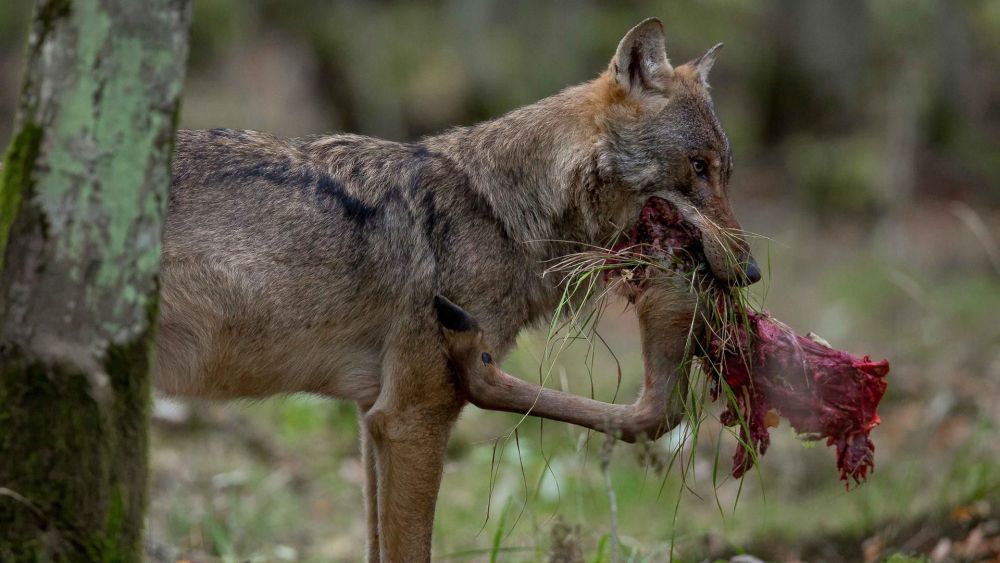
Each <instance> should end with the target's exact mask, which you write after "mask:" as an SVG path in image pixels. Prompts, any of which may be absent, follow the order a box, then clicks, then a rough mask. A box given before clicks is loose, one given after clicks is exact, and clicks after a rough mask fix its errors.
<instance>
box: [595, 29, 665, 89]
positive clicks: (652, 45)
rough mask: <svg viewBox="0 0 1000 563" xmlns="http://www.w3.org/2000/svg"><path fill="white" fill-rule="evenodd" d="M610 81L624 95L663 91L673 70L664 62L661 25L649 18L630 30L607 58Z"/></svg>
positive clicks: (663, 42)
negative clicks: (612, 56) (646, 90)
mask: <svg viewBox="0 0 1000 563" xmlns="http://www.w3.org/2000/svg"><path fill="white" fill-rule="evenodd" d="M610 69H611V79H612V80H614V81H615V82H616V83H617V84H618V85H619V86H621V87H622V88H624V89H625V91H626V92H628V93H630V94H631V93H637V92H641V91H642V90H645V89H660V88H663V86H664V82H665V80H666V78H667V77H668V76H669V75H670V73H671V72H672V71H673V69H672V68H671V67H670V61H668V60H667V50H666V45H665V41H664V37H663V23H661V22H660V20H659V19H657V18H649V19H648V20H644V21H643V22H642V23H640V24H639V25H637V26H635V27H633V28H632V29H630V30H629V32H628V33H626V34H625V37H623V38H622V40H621V42H620V43H619V44H618V50H617V51H616V52H615V57H614V58H613V59H611V67H610Z"/></svg>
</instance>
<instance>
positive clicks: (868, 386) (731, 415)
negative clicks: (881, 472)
mask: <svg viewBox="0 0 1000 563" xmlns="http://www.w3.org/2000/svg"><path fill="white" fill-rule="evenodd" d="M748 321H749V322H748V325H749V332H750V333H752V334H753V336H752V337H751V338H748V334H747V330H746V329H745V328H743V327H739V328H738V329H737V330H736V334H737V336H736V338H734V339H733V340H734V341H733V342H730V343H728V344H727V345H724V344H723V343H721V342H719V341H718V340H717V339H713V340H712V341H711V342H709V346H708V358H707V359H708V361H709V363H711V364H712V365H714V366H717V367H718V368H720V370H721V373H722V375H723V377H724V378H725V380H726V383H727V384H728V385H729V387H730V388H731V389H732V392H733V395H734V397H735V402H730V403H729V404H728V407H727V409H726V411H725V412H724V413H723V414H722V422H723V424H726V425H727V426H734V425H739V426H740V439H741V440H742V442H741V443H740V444H738V445H737V448H736V454H735V455H734V456H733V476H734V477H741V476H742V475H743V474H744V473H745V472H746V471H747V470H749V469H750V468H751V467H753V457H752V456H751V455H750V454H749V452H748V451H747V448H746V446H745V444H746V445H749V446H751V447H752V448H753V449H754V450H755V451H756V452H757V454H758V455H763V454H764V452H766V451H767V446H768V444H769V443H770V437H769V435H768V421H767V420H766V419H767V413H768V412H769V411H770V410H771V409H774V410H776V411H777V412H778V413H779V414H780V415H781V416H783V417H785V418H787V419H788V421H789V422H791V424H792V427H793V428H794V429H795V431H796V432H798V433H799V434H801V435H802V437H803V438H804V439H807V440H820V439H824V438H825V439H826V444H827V445H828V446H831V445H835V446H836V447H837V468H838V469H840V478H841V479H842V480H844V481H848V479H849V478H850V479H853V480H854V481H855V482H856V483H860V482H861V481H863V480H864V479H865V478H866V477H867V476H868V471H869V470H874V467H875V457H874V456H875V445H874V444H873V443H872V441H871V438H870V437H869V433H870V432H871V430H872V428H874V427H875V426H877V425H878V423H879V417H878V413H877V408H878V404H879V401H881V400H882V395H883V394H885V389H886V380H885V377H886V375H887V374H888V373H889V362H888V361H886V360H882V361H880V362H873V361H871V359H869V357H868V356H865V357H863V358H859V357H857V356H853V355H851V354H848V353H847V352H842V351H840V350H835V349H833V348H829V347H827V346H825V345H823V344H820V343H819V342H816V341H814V340H813V339H811V338H807V337H804V336H799V335H797V334H795V333H794V332H792V330H791V329H790V328H788V327H787V326H785V325H783V324H781V323H780V322H778V321H776V320H775V319H773V318H772V317H770V316H769V315H767V314H766V313H756V312H753V311H749V312H748ZM748 340H749V342H748ZM721 393H722V383H721V380H717V381H716V385H715V389H714V390H713V398H718V396H719V395H720V394H721Z"/></svg>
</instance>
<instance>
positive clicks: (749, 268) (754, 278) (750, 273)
mask: <svg viewBox="0 0 1000 563" xmlns="http://www.w3.org/2000/svg"><path fill="white" fill-rule="evenodd" d="M743 275H744V277H745V278H746V285H752V284H755V283H757V282H759V281H760V266H758V265H757V260H755V259H754V257H753V256H750V257H749V259H748V260H747V264H746V267H745V268H744V269H743Z"/></svg>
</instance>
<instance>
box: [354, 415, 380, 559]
mask: <svg viewBox="0 0 1000 563" xmlns="http://www.w3.org/2000/svg"><path fill="white" fill-rule="evenodd" d="M364 414H365V413H364V412H361V416H360V417H359V418H360V419H361V420H360V422H361V424H360V425H359V426H360V427H361V461H362V463H363V464H364V466H365V515H366V518H367V521H368V540H367V541H368V558H367V559H366V561H368V563H378V562H379V546H378V543H379V538H378V472H377V470H376V467H375V443H374V440H373V438H372V435H371V432H369V431H368V424H367V423H366V422H365V417H364Z"/></svg>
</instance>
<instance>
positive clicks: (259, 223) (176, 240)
mask: <svg viewBox="0 0 1000 563" xmlns="http://www.w3.org/2000/svg"><path fill="white" fill-rule="evenodd" d="M720 46H721V45H719V46H716V47H714V48H712V49H710V50H709V51H707V52H706V53H705V54H704V55H702V56H701V57H699V58H697V59H695V60H693V61H691V62H689V63H687V64H684V65H680V66H677V67H674V66H672V65H671V64H670V62H669V61H668V59H667V55H666V50H665V40H664V32H663V26H662V24H661V22H660V21H659V20H657V19H655V18H654V19H648V20H646V21H643V22H642V23H640V24H639V25H637V26H635V27H634V28H632V29H631V30H630V31H628V33H626V34H625V36H624V37H623V38H622V40H621V42H620V43H619V45H618V48H617V50H616V52H615V53H614V56H613V57H612V59H611V62H610V64H609V67H608V68H607V70H606V71H605V72H603V73H601V74H600V75H599V76H598V77H597V78H595V79H593V80H591V81H589V82H586V83H583V84H580V85H577V86H573V87H570V88H567V89H566V90H564V91H562V92H560V93H558V94H556V95H554V96H551V97H549V98H546V99H543V100H541V101H539V102H537V103H535V104H532V105H528V106H526V107H522V108H520V109H517V110H514V111H512V112H510V113H508V114H507V115H504V116H502V117H500V118H497V119H494V120H492V121H488V122H485V123H481V124H478V125H474V126H471V127H459V128H455V129H451V130H449V131H447V132H445V133H442V134H440V135H435V136H429V137H426V138H423V139H421V140H420V141H419V142H414V143H400V142H392V141H386V140H381V139H375V138H370V137H364V136H359V135H350V134H343V135H332V136H317V137H308V138H300V139H282V138H277V137H275V136H272V135H269V134H266V133H260V132H254V131H236V130H225V129H214V130H201V131H180V132H178V136H177V145H176V151H175V159H174V163H173V179H172V188H171V190H170V195H169V203H168V216H167V220H166V227H165V234H164V245H163V253H162V267H161V268H162V272H161V280H160V283H161V302H160V318H159V327H158V336H157V342H156V348H157V350H156V365H155V368H154V383H155V385H156V387H158V388H159V389H160V390H161V391H163V392H165V393H168V394H174V395H180V396H190V397H201V398H210V399H234V398H245V397H265V396H270V395H275V394H283V393H297V392H306V393H313V394H318V395H322V396H325V397H330V398H335V399H342V400H348V401H353V402H355V403H356V404H357V405H358V409H359V417H360V421H361V423H360V426H361V431H360V433H361V443H362V456H363V459H364V465H365V468H366V475H367V478H366V485H365V497H366V504H367V519H368V549H367V555H368V560H370V561H427V560H429V558H430V549H431V527H432V522H433V517H434V506H435V502H436V498H437V493H438V489H439V486H440V482H441V472H442V464H443V458H444V451H445V444H446V441H447V439H448V435H449V432H450V430H451V428H452V425H453V424H454V422H455V421H456V419H457V417H458V415H459V412H460V411H461V410H462V408H463V406H464V405H465V404H466V403H467V402H468V401H469V400H470V398H471V400H472V402H474V403H478V404H480V405H483V406H484V407H486V408H495V409H501V410H514V411H519V412H529V411H530V410H531V409H532V408H533V405H536V404H537V405H538V406H539V407H540V408H543V410H544V412H542V414H543V415H544V416H550V417H553V418H557V419H562V420H568V421H570V422H574V423H578V424H584V425H589V426H591V427H595V428H602V429H608V430H611V429H615V428H617V429H618V430H624V432H622V435H623V437H626V438H630V437H634V435H635V434H637V433H639V432H644V433H646V434H649V433H654V434H655V433H657V432H655V429H654V428H652V426H651V424H650V420H653V419H655V420H654V422H656V424H661V426H662V424H663V423H662V420H665V419H666V418H668V417H667V416H666V415H665V414H664V413H663V412H662V410H663V409H662V408H661V406H662V404H663V403H664V401H663V400H661V399H662V397H660V396H659V395H655V394H654V395H649V394H646V397H647V399H646V400H645V401H643V400H640V401H639V402H638V403H637V405H638V407H636V408H635V409H633V410H631V411H627V410H615V409H616V407H617V406H615V405H604V406H601V405H599V404H591V403H587V402H586V401H584V402H580V401H581V398H579V397H572V396H568V395H563V394H560V393H558V392H554V391H552V392H551V393H552V394H548V393H549V392H546V393H547V394H546V397H547V399H546V400H544V401H540V402H539V401H530V402H528V403H527V404H526V403H525V400H524V397H525V396H526V395H525V393H529V394H530V393H541V391H540V390H537V389H534V388H528V389H525V388H517V389H514V388H513V387H511V386H510V385H509V384H511V383H512V382H511V381H510V380H507V379H504V380H499V379H497V377H499V374H498V373H495V372H488V373H485V374H480V377H482V378H483V380H484V381H487V380H488V381H487V383H490V384H484V385H470V384H469V382H470V377H471V381H472V382H474V381H475V378H476V373H478V372H476V371H475V370H472V369H471V368H469V367H468V366H467V365H466V364H467V363H468V362H467V355H465V356H463V355H462V354H458V355H457V356H456V354H457V353H456V349H459V348H461V349H470V348H469V347H470V346H472V344H469V342H472V343H474V344H475V348H476V349H477V350H478V349H480V348H481V349H482V350H483V351H486V350H489V351H490V352H489V354H487V355H488V356H489V357H490V360H491V362H494V361H499V360H500V359H501V358H502V357H503V356H504V355H505V354H506V353H507V352H508V351H509V350H510V348H511V346H512V345H513V343H514V341H515V338H516V337H517V335H518V333H519V332H520V331H521V330H522V329H524V328H525V327H527V326H529V325H532V324H533V323H536V322H537V321H539V320H542V319H545V318H546V317H547V316H549V315H551V314H552V312H553V311H554V309H555V308H556V306H557V304H558V302H559V298H560V295H561V292H562V288H561V287H560V284H559V282H558V281H557V280H553V279H551V276H550V277H543V276H542V275H541V274H542V272H543V270H544V267H545V266H544V265H545V263H546V262H547V261H549V260H551V259H553V258H557V257H560V256H564V255H566V254H568V253H571V252H575V251H578V250H580V249H581V248H585V247H588V246H589V245H603V244H607V243H608V241H609V240H613V239H614V237H615V236H616V235H617V234H618V233H621V232H622V231H623V230H624V229H625V228H627V227H628V226H629V225H631V224H632V223H634V222H635V221H636V218H637V216H638V213H639V211H640V209H641V208H642V206H643V205H644V203H645V202H646V201H647V200H648V199H649V198H652V197H660V198H663V199H666V200H668V201H669V202H671V203H672V204H673V205H674V206H676V207H677V208H678V209H679V210H681V212H682V213H683V214H684V216H685V218H686V219H687V220H688V221H689V222H690V223H691V224H692V225H695V226H696V227H697V229H698V231H699V233H700V235H701V238H702V243H703V247H704V254H705V257H706V259H707V262H708V266H709V267H710V270H711V272H712V273H713V274H714V276H715V277H716V278H718V280H720V281H722V282H724V283H730V284H745V283H752V282H754V281H756V280H757V279H759V278H760V272H759V268H758V267H757V265H756V263H755V262H754V260H753V257H752V256H751V254H750V252H749V250H748V247H747V245H746V243H745V241H744V240H743V238H742V237H741V236H740V234H739V233H740V226H739V223H738V222H737V220H736V217H735V215H734V213H733V211H732V209H731V206H730V203H729V197H728V184H729V178H730V175H731V174H732V169H733V161H732V156H731V151H730V145H729V141H728V139H727V137H726V135H725V132H724V131H723V129H722V126H721V125H720V123H719V120H718V118H717V117H716V114H715V110H714V108H713V104H712V100H711V97H710V95H709V89H708V82H707V78H708V73H709V70H710V69H711V67H712V64H713V63H714V61H715V57H716V54H717V53H718V49H719V47H720ZM734 256H735V257H736V258H737V259H736V260H732V259H727V257H729V258H731V257H734ZM654 293H655V292H654ZM656 294H657V295H661V296H665V297H661V298H659V300H658V301H657V302H658V303H659V304H658V305H657V306H656V307H652V306H649V307H645V308H642V307H640V309H642V310H644V311H648V312H647V313H641V311H640V313H641V314H640V321H644V319H645V322H644V326H645V325H648V327H655V330H656V331H657V333H658V335H659V340H658V341H659V342H667V343H670V342H672V343H673V344H670V345H669V346H668V348H670V350H666V351H665V352H664V353H663V354H660V355H661V356H662V357H664V358H675V356H676V354H674V355H671V354H670V353H667V352H671V350H674V349H675V348H676V342H678V341H681V340H682V339H683V338H684V335H685V333H686V327H685V326H682V325H685V323H686V322H687V321H684V319H685V318H687V319H689V318H690V317H689V315H690V310H689V309H690V306H689V305H690V303H689V301H687V300H685V299H684V298H683V291H680V290H676V288H675V289H674V290H670V291H663V292H659V293H656ZM650 302H653V301H650ZM456 304H458V305H456ZM671 305H674V306H673V307H671ZM654 310H655V311H654ZM649 311H651V312H649ZM656 311H659V312H658V313H657V312H656ZM664 311H670V312H671V315H673V316H674V317H673V320H671V318H669V317H671V315H667V314H665V313H664ZM643 315H645V317H644V316H643ZM685 315H688V316H687V317H686V316H685ZM472 319H474V324H475V327H474V329H473V328H472ZM676 319H681V320H680V321H678V320H676ZM463 327H464V328H465V330H462V329H463ZM651 330H653V329H650V330H648V331H646V333H647V334H648V333H650V331H651ZM448 334H452V335H455V334H474V335H475V338H472V339H471V340H470V339H469V338H464V339H463V338H454V337H453V338H451V339H449V338H446V336H447V335H448ZM463 342H464V343H465V344H462V343H463ZM483 357H486V355H484V356H483ZM456 358H459V360H461V361H457V360H456ZM650 361H652V360H650ZM650 361H647V372H650V371H653V372H656V373H668V372H669V373H672V371H673V369H674V368H675V367H676V366H675V365H674V364H670V362H669V361H667V364H665V365H654V366H652V367H650V365H649V364H650ZM664 361H666V360H661V363H663V362H664ZM462 362H464V363H462ZM674 363H676V362H674ZM463 366H465V367H463ZM469 373H472V375H471V376H469V377H464V378H463V377H458V376H457V375H456V374H469ZM511 379H516V378H511ZM647 380H649V374H648V373H647ZM647 383H649V381H647ZM652 387H655V386H651V385H647V391H650V390H651V388H652ZM506 391H510V393H507V392H506ZM644 393H645V392H644ZM650 397H652V398H650ZM653 399H655V400H653ZM594 403H596V402H594ZM657 405H661V406H657ZM567 412H576V413H577V414H576V415H573V416H569V417H568V416H567V414H566V413H567ZM536 414H537V413H536ZM636 421H639V422H636ZM668 422H669V421H668Z"/></svg>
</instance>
